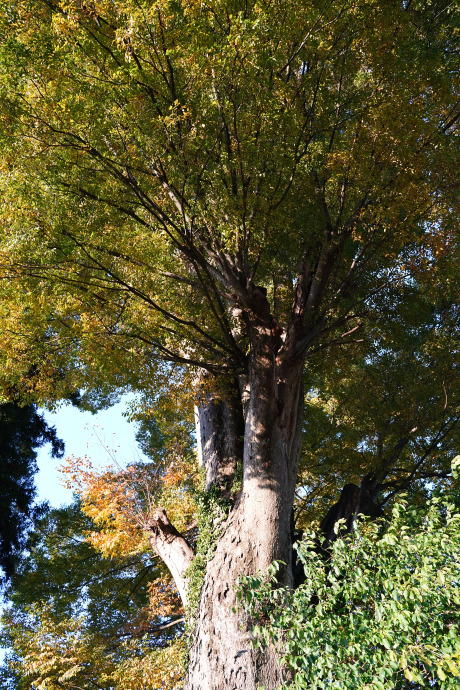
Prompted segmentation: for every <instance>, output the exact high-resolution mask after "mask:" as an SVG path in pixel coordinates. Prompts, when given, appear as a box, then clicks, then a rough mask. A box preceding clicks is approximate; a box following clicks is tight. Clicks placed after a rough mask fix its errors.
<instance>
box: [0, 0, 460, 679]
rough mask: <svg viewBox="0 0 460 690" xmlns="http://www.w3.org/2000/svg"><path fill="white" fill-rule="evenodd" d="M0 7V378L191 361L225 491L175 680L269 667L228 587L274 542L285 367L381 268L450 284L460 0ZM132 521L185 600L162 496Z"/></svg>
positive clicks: (289, 384) (140, 377)
mask: <svg viewBox="0 0 460 690" xmlns="http://www.w3.org/2000/svg"><path fill="white" fill-rule="evenodd" d="M1 22H2V28H1V31H2V48H1V67H2V70H1V71H2V77H1V87H0V88H1V118H2V125H1V128H2V177H1V184H2V202H3V203H2V232H3V241H2V248H1V252H2V258H1V272H2V278H3V279H4V280H3V281H2V290H3V294H4V298H5V303H6V304H7V305H8V306H7V309H5V311H4V312H2V320H3V325H4V327H3V329H2V336H1V338H2V358H3V359H2V362H3V368H4V373H5V380H7V381H8V382H9V385H11V384H12V383H14V384H15V385H16V387H20V388H21V390H22V391H23V394H24V396H26V397H27V396H29V397H31V398H32V399H42V400H52V399H56V398H59V397H60V396H62V395H65V394H66V392H68V388H69V387H77V386H82V387H87V388H91V387H95V386H98V385H102V386H103V387H106V388H110V387H115V386H117V385H130V386H131V387H133V388H137V389H143V390H148V391H150V392H151V394H152V395H154V394H155V389H156V387H157V386H159V385H160V384H159V383H158V382H159V381H160V380H164V379H165V378H167V377H168V376H169V375H170V374H171V372H174V367H175V366H176V367H177V370H176V371H179V372H183V371H184V370H185V371H186V372H188V373H186V374H183V375H184V376H186V377H188V379H187V380H188V383H189V386H190V387H191V388H193V390H194V391H195V397H196V418H197V430H198V431H197V439H198V446H199V448H198V454H199V457H200V462H201V464H202V467H203V473H204V475H205V486H206V489H207V490H208V491H212V492H213V494H214V495H217V496H220V497H221V498H222V499H226V500H227V501H228V502H230V509H229V514H228V517H227V519H226V522H225V524H224V525H223V526H222V532H221V534H220V536H219V538H218V542H217V545H216V548H215V551H214V554H213V557H212V559H211V560H210V561H209V563H208V564H207V569H206V575H205V580H204V585H203V589H202V594H201V599H200V604H199V609H198V612H197V616H196V629H195V633H194V636H193V642H192V646H191V650H190V656H189V666H188V673H187V678H186V681H185V687H186V688H188V689H190V688H195V689H196V688H200V689H201V690H205V689H206V688H209V689H211V688H212V689H213V690H215V689H217V688H235V689H237V688H245V689H246V688H247V689H250V688H257V687H259V686H264V687H266V688H267V689H270V688H275V687H277V685H279V684H280V683H281V682H282V681H283V671H282V670H281V669H280V667H279V665H278V661H277V656H276V654H275V652H274V651H273V650H271V649H270V648H268V649H267V650H265V651H264V652H260V651H256V650H254V649H253V648H252V647H251V635H250V632H249V629H248V627H247V622H246V621H245V619H244V617H243V616H242V614H241V613H240V612H238V611H237V610H236V612H234V611H233V610H232V609H233V607H236V598H235V589H234V586H235V583H236V582H237V580H238V578H239V576H240V575H242V574H252V573H255V572H257V571H259V570H264V569H265V568H266V567H267V566H268V565H269V564H270V563H271V562H272V561H273V560H281V561H284V563H286V564H290V562H291V547H292V544H291V541H292V537H291V530H290V520H291V510H292V504H293V499H294V491H295V485H296V478H297V471H298V465H299V460H300V452H301V433H302V428H303V424H304V390H303V380H304V371H305V367H306V365H308V363H309V362H310V361H311V358H312V357H313V356H314V354H315V353H316V352H317V351H319V350H321V351H323V352H328V351H331V352H332V351H333V348H337V347H340V348H341V349H346V348H350V347H354V346H357V345H356V341H357V340H358V339H361V338H360V337H359V336H358V333H359V330H360V329H361V330H362V331H363V332H365V329H366V320H367V318H368V316H369V314H371V313H372V312H373V311H374V312H375V311H378V310H379V309H382V308H384V305H385V299H384V295H385V292H386V290H387V288H388V287H389V286H392V289H396V290H397V289H398V286H399V287H403V286H404V285H408V284H415V283H417V281H418V282H419V283H420V284H423V286H424V289H425V290H426V292H427V293H429V292H430V291H431V292H432V293H433V295H434V297H433V299H438V297H439V292H440V283H441V282H442V281H444V288H445V289H446V290H450V291H451V296H454V295H455V286H454V282H455V280H454V279H455V272H454V271H453V270H452V269H451V268H449V266H452V265H453V264H451V263H450V262H451V261H453V260H454V258H455V254H456V252H457V244H456V235H455V221H456V219H457V216H458V185H457V180H456V168H457V167H458V121H459V116H460V105H459V84H458V69H457V67H458V49H457V45H456V42H455V41H456V35H457V32H458V14H457V13H456V10H455V8H454V7H453V6H451V5H450V3H448V2H432V3H424V2H419V1H418V0H413V1H411V0H409V1H408V2H405V3H403V2H396V1H395V0H387V1H384V2H382V1H381V0H379V2H374V1H370V2H367V3H365V4H359V3H355V2H350V3H337V2H332V3H331V2H327V3H326V2H323V1H322V0H317V1H316V2H309V3H298V2H291V1H290V0H287V1H286V0H283V2H277V1H275V2H264V1H262V2H258V3H252V2H249V3H248V2H244V3H240V2H237V1H235V2H228V1H226V2H218V1H217V2H213V1H211V2H209V3H194V2H169V1H166V0H159V1H158V2H150V1H148V0H145V1H141V2H135V1H131V0H112V1H110V2H108V1H106V0H95V1H94V2H85V3H83V2H74V1H73V0H62V1H61V2H59V1H55V0H18V2H16V3H13V4H12V5H10V6H9V7H8V8H7V10H5V11H4V13H3V17H2V20H1ZM440 267H442V274H441V273H440ZM429 270H431V271H432V275H433V280H432V281H430V279H428V278H427V271H429ZM331 361H333V360H331ZM31 364H33V365H34V369H33V375H29V376H24V374H25V373H26V372H30V370H31ZM179 375H181V374H180V373H179V374H178V376H179ZM101 382H102V383H101ZM241 475H242V481H240V476H241ZM236 477H237V478H238V484H237V483H236V481H235V478H236ZM232 489H233V491H232ZM354 508H355V510H356V511H359V508H360V501H359V499H358V503H357V505H356V506H354ZM319 517H321V516H319ZM147 527H148V529H149V531H150V535H151V543H152V545H153V546H154V548H155V549H156V551H157V553H158V554H159V555H160V557H162V558H163V559H164V561H165V563H166V564H167V566H168V567H169V568H170V570H171V572H172V573H173V574H174V577H175V580H176V584H177V586H178V589H179V591H181V593H182V594H183V597H184V599H186V598H187V581H186V575H185V571H186V569H187V567H188V566H189V564H190V563H191V561H192V559H193V552H192V550H191V548H190V546H189V545H188V544H187V542H186V540H185V539H184V538H183V536H182V535H181V534H180V533H179V532H178V531H177V530H176V529H175V528H174V526H173V525H172V524H171V523H170V521H169V519H168V517H167V515H166V513H165V512H164V511H162V510H158V512H157V513H156V514H155V515H153V516H152V517H151V518H150V521H149V523H148V525H147ZM279 580H280V582H281V583H283V584H287V585H289V584H291V583H292V580H293V575H292V570H291V568H290V565H286V566H285V567H284V569H282V570H281V571H280V573H279Z"/></svg>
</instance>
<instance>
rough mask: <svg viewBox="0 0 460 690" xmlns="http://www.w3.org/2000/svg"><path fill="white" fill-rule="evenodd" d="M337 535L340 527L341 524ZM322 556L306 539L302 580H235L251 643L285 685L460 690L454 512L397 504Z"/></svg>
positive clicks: (459, 529) (459, 550)
mask: <svg viewBox="0 0 460 690" xmlns="http://www.w3.org/2000/svg"><path fill="white" fill-rule="evenodd" d="M337 527H338V529H339V530H340V524H338V526H337ZM339 537H340V538H338V539H337V541H335V542H334V543H333V544H332V546H331V547H330V550H329V552H328V556H327V557H325V554H324V551H322V549H321V548H319V538H318V535H317V534H315V533H314V532H310V533H309V534H308V536H307V537H306V538H305V540H304V541H303V542H302V543H300V544H298V545H297V549H298V553H299V557H300V559H301V560H302V562H303V565H304V568H305V576H306V580H305V583H304V584H303V585H301V586H300V587H299V588H298V589H297V590H295V591H292V590H287V589H284V588H280V587H277V585H276V573H277V570H278V568H279V564H276V563H275V564H273V565H272V566H271V568H270V569H269V571H268V573H267V574H266V575H264V576H259V577H245V578H243V579H242V581H241V586H240V590H239V598H240V601H241V603H242V606H243V607H244V608H245V609H246V611H247V612H249V613H250V615H252V617H253V619H254V623H255V625H254V628H253V635H254V644H255V645H256V646H265V645H266V644H269V643H271V644H274V645H275V646H276V647H277V648H278V649H279V650H280V651H281V653H282V659H283V661H284V663H286V664H287V665H288V666H289V667H290V669H291V671H292V682H291V683H290V684H289V686H283V687H290V688H295V689H298V690H300V689H304V688H308V690H315V689H316V688H327V689H328V690H335V689H337V690H339V689H340V690H346V689H347V688H353V690H371V689H373V688H375V689H376V690H391V689H392V688H394V689H400V688H411V689H416V688H439V689H440V690H450V689H452V690H453V689H454V688H457V689H458V688H459V687H460V589H459V584H460V511H459V509H458V508H457V507H456V505H455V503H453V502H452V499H446V498H444V499H441V498H433V499H432V500H431V501H430V502H429V503H428V505H426V506H424V507H423V508H420V507H416V506H411V505H409V504H408V503H407V502H406V501H405V500H403V499H400V500H399V502H398V503H396V504H395V505H394V507H393V510H392V515H391V517H390V519H389V520H387V521H383V520H380V521H378V522H375V523H370V522H366V521H364V522H361V524H360V525H358V527H357V529H356V531H355V533H354V534H352V535H342V536H340V535H339Z"/></svg>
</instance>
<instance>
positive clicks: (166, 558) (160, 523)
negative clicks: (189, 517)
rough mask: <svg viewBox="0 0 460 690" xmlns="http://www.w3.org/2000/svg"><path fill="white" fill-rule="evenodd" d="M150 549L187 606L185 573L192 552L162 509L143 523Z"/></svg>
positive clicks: (191, 558)
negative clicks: (159, 559) (164, 567)
mask: <svg viewBox="0 0 460 690" xmlns="http://www.w3.org/2000/svg"><path fill="white" fill-rule="evenodd" d="M145 530H146V531H147V532H148V535H149V541H150V544H151V546H152V549H153V550H154V551H155V553H157V554H158V556H159V557H160V558H161V560H162V561H163V562H164V564H165V565H166V566H167V567H168V569H169V571H170V572H171V575H172V576H173V578H174V582H175V583H176V586H177V589H178V590H179V594H180V596H181V599H182V603H183V605H184V607H186V606H187V581H186V578H185V571H186V570H187V568H188V566H189V565H190V563H191V562H192V560H193V556H194V554H193V551H192V549H191V548H190V546H189V545H188V544H187V542H186V541H185V539H184V537H183V536H182V535H181V534H180V532H178V531H177V529H176V528H175V527H174V525H172V524H171V523H170V522H169V519H168V516H167V515H166V511H165V509H164V508H157V509H156V511H155V514H154V515H153V516H152V517H151V518H149V519H148V520H147V521H146V523H145Z"/></svg>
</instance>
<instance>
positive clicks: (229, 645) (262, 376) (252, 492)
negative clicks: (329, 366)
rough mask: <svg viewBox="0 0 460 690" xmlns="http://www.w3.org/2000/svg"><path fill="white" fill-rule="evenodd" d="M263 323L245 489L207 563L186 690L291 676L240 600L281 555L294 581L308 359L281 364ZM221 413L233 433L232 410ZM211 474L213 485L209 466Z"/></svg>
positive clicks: (271, 682)
mask: <svg viewBox="0 0 460 690" xmlns="http://www.w3.org/2000/svg"><path fill="white" fill-rule="evenodd" d="M258 328H259V332H258V333H257V337H256V338H255V339H254V341H253V342H254V343H255V344H254V349H253V352H252V356H251V364H250V373H249V389H250V399H249V403H248V405H247V407H246V411H245V430H244V447H243V449H242V451H243V457H242V461H243V488H242V491H241V493H240V495H239V496H238V498H237V500H236V502H235V505H234V507H233V509H232V510H231V512H230V515H229V517H228V520H227V522H226V524H225V527H224V530H223V533H222V535H221V537H220V538H219V541H218V544H217V547H216V550H215V553H214V555H213V558H212V560H211V561H210V562H209V563H208V564H207V570H206V575H205V580H204V584H203V589H202V594H201V600H200V605H199V610H198V614H197V621H196V628H195V633H194V636H193V642H192V647H191V650H190V658H189V667H188V674H187V678H186V682H185V686H184V687H185V690H220V688H222V689H224V688H225V689H226V690H243V689H244V690H256V689H257V688H259V687H261V686H263V687H264V688H266V690H271V689H273V688H277V687H278V686H279V685H280V684H281V683H283V681H284V680H286V672H285V670H283V669H282V668H281V667H280V665H279V663H278V656H277V654H276V652H275V650H274V649H272V648H269V649H268V650H266V651H265V652H260V651H256V650H254V649H253V648H252V645H251V621H250V620H247V618H246V617H245V616H244V615H243V613H242V611H241V610H240V609H239V607H238V602H237V599H236V586H237V583H238V579H239V577H240V576H241V575H243V574H255V573H256V572H259V571H264V570H265V569H266V568H267V567H268V566H269V565H270V564H271V563H272V562H273V561H274V560H281V561H283V562H284V563H285V564H287V565H286V567H284V568H282V569H281V571H280V583H282V584H284V585H292V582H293V575H292V568H291V553H292V543H291V525H290V519H291V509H292V504H293V498H294V490H295V482H296V476H297V469H298V463H299V459H300V437H301V425H302V418H303V414H302V413H303V390H302V364H303V362H302V360H301V359H300V360H297V361H295V362H294V363H293V362H291V363H290V364H289V365H285V364H283V360H281V359H280V360H279V361H278V362H277V361H276V356H277V352H278V348H277V344H276V335H274V334H273V332H272V329H271V328H270V327H269V324H265V326H264V324H262V325H261V324H260V322H259V324H258ZM241 410H242V407H241ZM203 414H205V415H206V424H202V425H201V431H200V434H201V443H202V446H203V447H207V448H208V449H209V447H210V443H207V439H206V438H205V437H204V436H203V430H204V429H205V428H207V429H208V430H209V431H210V432H212V435H213V438H215V437H216V436H217V437H219V435H220V432H219V430H217V429H214V430H212V429H211V427H210V424H209V420H210V418H211V417H210V414H209V411H206V409H203ZM214 418H215V419H216V420H220V423H221V424H222V431H223V432H225V433H226V434H227V435H228V433H229V425H228V423H227V422H226V421H225V415H222V414H220V415H215V416H214ZM234 428H238V424H235V425H234ZM227 444H228V441H227ZM218 445H219V444H215V443H214V445H213V447H215V448H217V447H218ZM232 447H234V446H232ZM202 456H203V457H204V456H205V453H203V454H202ZM208 462H209V465H210V466H219V465H222V466H225V464H226V463H225V458H224V457H222V458H220V459H216V458H214V459H212V458H211V457H208ZM206 476H207V479H208V482H207V484H208V485H209V474H208V472H207V474H206ZM216 481H218V477H216ZM227 481H228V474H227V475H226V482H227ZM226 486H227V484H226ZM226 486H225V487H222V488H223V489H224V488H226ZM234 609H235V611H234Z"/></svg>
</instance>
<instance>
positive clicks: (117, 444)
mask: <svg viewBox="0 0 460 690" xmlns="http://www.w3.org/2000/svg"><path fill="white" fill-rule="evenodd" d="M131 400H132V397H128V396H127V397H125V398H122V400H121V401H120V402H119V403H117V404H116V405H113V406H112V407H111V408H109V409H108V410H102V411H101V412H98V413H97V414H95V415H93V414H91V413H90V412H82V411H80V410H78V409H77V408H76V407H73V406H72V405H63V406H61V407H60V408H59V409H58V410H57V412H53V413H51V412H48V411H46V410H42V412H43V414H44V415H45V419H46V421H47V422H48V424H49V425H51V426H55V427H56V431H57V434H58V436H59V437H60V438H62V440H63V441H64V443H65V456H66V457H67V456H68V455H75V456H77V457H83V456H85V455H86V456H88V457H89V458H90V460H91V461H92V462H93V464H95V465H100V466H104V465H108V464H111V458H110V456H109V453H108V452H107V448H109V449H110V452H112V453H114V454H115V457H116V460H117V463H118V464H119V465H121V466H126V465H128V464H129V463H131V462H133V461H135V460H138V459H139V457H142V456H140V453H139V449H138V447H137V444H136V439H135V434H136V425H135V424H134V423H132V422H129V421H128V420H127V418H126V417H125V416H123V412H126V410H127V408H128V405H129V402H130V401H131ZM37 460H38V468H39V471H38V473H37V475H36V477H35V482H36V485H37V493H38V495H37V499H38V500H39V501H43V500H47V501H49V502H50V504H51V505H52V506H53V507H59V506H60V505H62V504H65V503H70V502H71V501H72V492H71V491H69V490H68V489H65V488H64V487H63V486H62V484H61V477H60V473H59V471H58V468H59V466H60V465H61V464H62V462H63V461H62V460H56V459H55V458H52V457H51V456H50V448H49V446H44V447H43V448H41V449H40V450H39V452H38V458H37Z"/></svg>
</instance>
